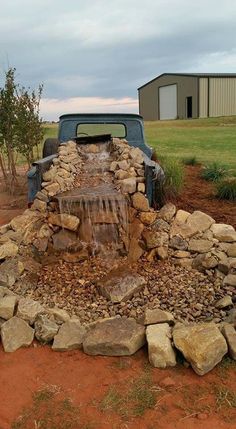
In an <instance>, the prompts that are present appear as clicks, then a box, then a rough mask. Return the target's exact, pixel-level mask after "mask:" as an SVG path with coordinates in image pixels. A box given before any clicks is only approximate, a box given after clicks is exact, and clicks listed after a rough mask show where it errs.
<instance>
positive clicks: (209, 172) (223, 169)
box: [201, 162, 229, 182]
mask: <svg viewBox="0 0 236 429" xmlns="http://www.w3.org/2000/svg"><path fill="white" fill-rule="evenodd" d="M227 174H229V169H228V167H227V166H226V165H221V164H219V163H218V162H212V163H211V164H209V165H205V166H204V167H203V171H202V174H201V177H202V178H203V179H205V180H208V181H209V182H217V181H218V180H220V179H222V178H223V177H225V176H227Z"/></svg>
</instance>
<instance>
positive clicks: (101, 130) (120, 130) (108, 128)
mask: <svg viewBox="0 0 236 429" xmlns="http://www.w3.org/2000/svg"><path fill="white" fill-rule="evenodd" d="M97 134H111V135H112V137H119V138H124V137H126V127H125V125H124V124H114V123H112V124H111V123H107V124H105V123H103V124H101V123H100V124H95V123H92V124H89V123H86V124H79V125H78V127H77V137H80V136H82V135H88V136H95V135H97Z"/></svg>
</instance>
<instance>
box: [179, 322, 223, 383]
mask: <svg viewBox="0 0 236 429" xmlns="http://www.w3.org/2000/svg"><path fill="white" fill-rule="evenodd" d="M173 340H174V344H175V347H176V348H177V349H178V350H180V351H181V352H182V353H183V355H184V357H185V359H186V360H187V361H188V362H189V363H190V364H191V366H192V368H193V369H194V371H195V372H196V373H197V374H198V375H204V374H206V373H207V372H209V371H210V370H211V369H212V368H214V367H215V366H216V365H217V364H218V363H219V362H220V361H221V360H222V358H223V356H224V355H225V354H226V353H227V351H228V347H227V343H226V341H225V339H224V337H223V335H222V334H221V332H220V331H219V329H218V328H217V326H216V325H214V324H210V323H202V324H199V325H193V326H181V327H176V328H174V330H173Z"/></svg>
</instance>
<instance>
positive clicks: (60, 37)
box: [0, 0, 236, 98]
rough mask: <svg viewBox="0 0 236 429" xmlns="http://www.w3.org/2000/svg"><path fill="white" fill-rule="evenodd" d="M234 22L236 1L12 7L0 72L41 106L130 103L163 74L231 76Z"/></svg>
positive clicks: (4, 25) (2, 21)
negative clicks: (11, 72)
mask: <svg viewBox="0 0 236 429" xmlns="http://www.w3.org/2000/svg"><path fill="white" fill-rule="evenodd" d="M1 3H3V0H1ZM235 21H236V3H235V1H234V0H225V1H224V3H223V4H222V2H221V1H219V0H214V1H213V0H208V1H203V0H199V1H198V2H194V4H192V3H191V2H189V0H178V1H177V0H169V1H164V0H146V1H145V2H143V0H142V1H141V0H135V1H134V0H130V1H129V2H127V1H124V0H116V1H115V2H111V1H108V0H87V1H86V2H84V1H80V0H79V1H78V0H70V1H69V2H65V1H64V0H63V1H62V0H51V1H48V0H34V1H33V2H32V0H11V2H8V4H6V3H5V2H4V3H3V4H2V5H1V15H0V71H1V70H3V69H4V68H6V67H7V61H9V63H10V65H12V66H15V67H16V68H17V73H18V77H19V80H20V81H21V82H23V83H24V84H26V85H29V86H32V87H35V86H36V85H37V84H38V83H39V82H44V85H45V90H44V96H45V97H47V98H70V97H112V98H113V97H114V98H122V97H132V98H135V97H136V96H137V92H136V90H137V87H138V86H140V85H142V84H143V83H145V82H146V81H147V80H149V79H151V78H153V77H155V76H157V75H158V74H160V73H163V72H175V71H182V72H184V71H185V72H189V71H193V72H194V71H202V72H210V71H212V72H217V71H219V72H220V71H221V72H235V68H236V49H235V37H234V36H235ZM7 59H8V60H7ZM203 66H204V69H203Z"/></svg>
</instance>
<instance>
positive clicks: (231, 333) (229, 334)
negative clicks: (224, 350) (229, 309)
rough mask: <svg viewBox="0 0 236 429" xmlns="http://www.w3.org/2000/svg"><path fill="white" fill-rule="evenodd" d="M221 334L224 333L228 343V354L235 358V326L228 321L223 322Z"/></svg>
mask: <svg viewBox="0 0 236 429" xmlns="http://www.w3.org/2000/svg"><path fill="white" fill-rule="evenodd" d="M222 334H223V335H224V337H225V339H226V341H227V344H228V348H229V350H228V353H229V356H230V357H231V358H232V359H234V360H236V331H235V328H234V327H233V326H232V325H230V324H229V323H225V324H224V326H223V328H222Z"/></svg>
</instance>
